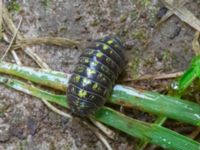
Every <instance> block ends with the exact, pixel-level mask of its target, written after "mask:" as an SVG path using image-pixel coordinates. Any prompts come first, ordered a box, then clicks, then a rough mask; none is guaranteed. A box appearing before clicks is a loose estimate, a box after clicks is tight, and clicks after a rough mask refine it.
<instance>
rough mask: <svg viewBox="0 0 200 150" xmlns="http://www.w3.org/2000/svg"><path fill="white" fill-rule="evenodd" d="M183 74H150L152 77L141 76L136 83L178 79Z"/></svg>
mask: <svg viewBox="0 0 200 150" xmlns="http://www.w3.org/2000/svg"><path fill="white" fill-rule="evenodd" d="M182 74H183V72H182V71H180V72H175V73H169V74H154V75H152V74H150V75H144V76H141V77H139V78H137V79H135V80H134V81H141V80H161V79H170V78H177V77H179V76H181V75H182Z"/></svg>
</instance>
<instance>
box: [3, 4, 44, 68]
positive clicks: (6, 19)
mask: <svg viewBox="0 0 200 150" xmlns="http://www.w3.org/2000/svg"><path fill="white" fill-rule="evenodd" d="M3 19H4V22H5V24H6V26H7V27H8V29H9V30H10V31H11V33H13V34H14V33H16V32H17V28H16V27H15V24H14V23H13V21H12V19H11V18H10V16H9V13H8V11H7V9H6V8H5V7H4V6H3ZM22 38H23V36H22V35H21V34H20V33H19V32H18V33H17V35H16V39H17V40H21V39H22ZM20 48H22V49H25V52H26V54H27V55H29V56H30V57H31V58H32V59H33V60H35V62H36V63H37V64H39V66H41V67H48V65H46V64H45V63H44V62H42V60H41V59H40V58H39V56H37V54H35V53H34V52H32V51H31V49H30V48H28V47H26V48H25V47H23V46H21V47H20Z"/></svg>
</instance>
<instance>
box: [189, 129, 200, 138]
mask: <svg viewBox="0 0 200 150" xmlns="http://www.w3.org/2000/svg"><path fill="white" fill-rule="evenodd" d="M199 133H200V127H197V128H196V129H195V130H194V131H193V132H192V133H191V134H189V137H190V138H192V139H195V138H196V137H197V136H198V135H199Z"/></svg>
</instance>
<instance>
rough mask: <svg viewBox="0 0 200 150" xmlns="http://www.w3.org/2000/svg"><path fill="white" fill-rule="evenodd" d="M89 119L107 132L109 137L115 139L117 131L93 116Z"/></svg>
mask: <svg viewBox="0 0 200 150" xmlns="http://www.w3.org/2000/svg"><path fill="white" fill-rule="evenodd" d="M89 119H90V121H91V122H92V123H93V124H94V125H95V126H96V127H98V128H99V129H100V130H101V131H102V132H103V133H104V134H106V136H107V137H109V138H110V139H113V140H114V139H115V133H114V132H113V131H112V130H111V129H109V128H108V127H106V126H105V125H103V124H102V123H100V122H98V121H96V120H94V119H92V118H89Z"/></svg>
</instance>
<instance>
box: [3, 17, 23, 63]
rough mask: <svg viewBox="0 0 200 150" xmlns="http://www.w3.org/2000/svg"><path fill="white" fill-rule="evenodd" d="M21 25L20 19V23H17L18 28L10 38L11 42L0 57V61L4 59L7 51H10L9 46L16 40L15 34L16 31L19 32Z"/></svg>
mask: <svg viewBox="0 0 200 150" xmlns="http://www.w3.org/2000/svg"><path fill="white" fill-rule="evenodd" d="M21 23H22V18H21V19H20V21H19V24H18V26H17V30H16V31H15V33H14V35H13V38H12V39H11V41H10V44H9V46H8V47H7V49H6V51H5V53H4V54H3V56H2V57H1V61H2V60H3V59H4V57H5V56H6V55H7V53H8V51H9V50H10V48H11V46H12V44H13V42H14V40H15V38H16V35H17V32H18V30H19V28H20V26H21Z"/></svg>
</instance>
